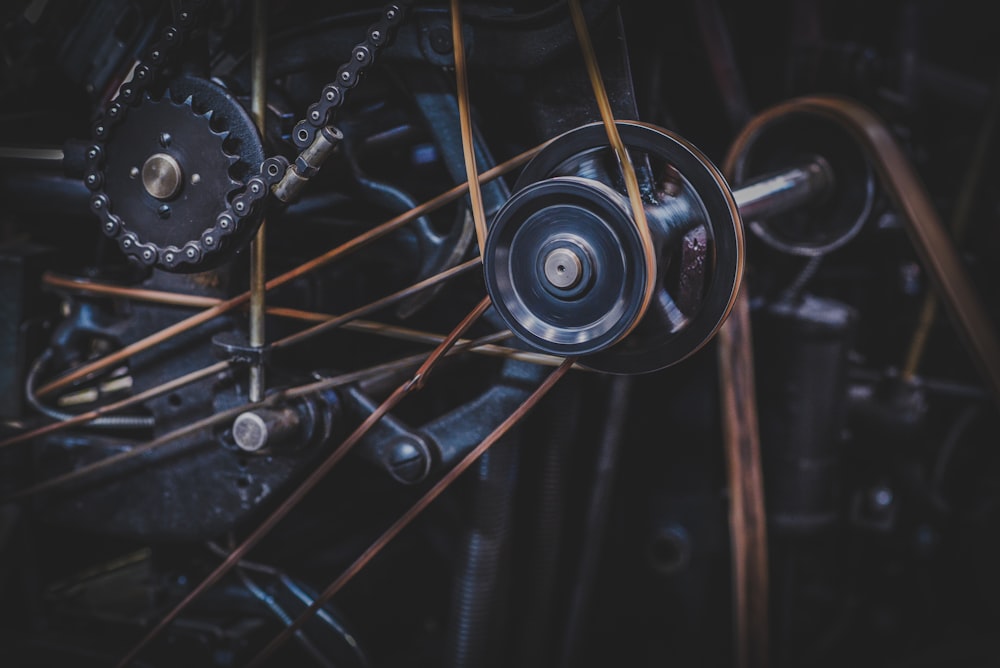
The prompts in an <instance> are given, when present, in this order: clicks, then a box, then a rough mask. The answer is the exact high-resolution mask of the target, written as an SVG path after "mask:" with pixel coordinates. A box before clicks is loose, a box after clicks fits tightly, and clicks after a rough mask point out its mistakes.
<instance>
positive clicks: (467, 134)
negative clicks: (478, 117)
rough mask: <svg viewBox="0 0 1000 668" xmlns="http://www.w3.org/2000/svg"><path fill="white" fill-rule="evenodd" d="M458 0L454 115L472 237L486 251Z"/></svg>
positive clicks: (455, 10)
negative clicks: (473, 228) (459, 134)
mask: <svg viewBox="0 0 1000 668" xmlns="http://www.w3.org/2000/svg"><path fill="white" fill-rule="evenodd" d="M460 5H461V3H460V2H459V0H451V41H452V44H453V46H454V48H453V49H452V51H453V52H454V54H455V81H456V84H457V92H458V95H457V97H458V119H459V125H460V126H461V130H462V153H463V155H464V156H465V174H466V177H467V179H468V182H469V200H470V201H471V203H472V219H473V220H474V221H475V223H476V240H477V241H478V242H479V254H480V255H483V254H484V253H485V252H486V211H485V209H484V208H483V194H482V192H481V191H480V189H479V179H477V178H476V174H477V169H476V144H475V138H474V136H473V134H472V111H471V109H470V104H469V79H468V75H467V72H466V66H465V41H464V39H463V37H462V9H461V6H460Z"/></svg>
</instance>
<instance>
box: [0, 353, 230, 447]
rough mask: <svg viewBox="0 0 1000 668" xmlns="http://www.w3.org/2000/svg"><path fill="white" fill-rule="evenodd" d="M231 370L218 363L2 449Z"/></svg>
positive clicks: (3, 444) (14, 440)
mask: <svg viewBox="0 0 1000 668" xmlns="http://www.w3.org/2000/svg"><path fill="white" fill-rule="evenodd" d="M228 368H229V362H218V363H216V364H212V365H210V366H207V367H205V368H203V369H197V370H196V371H192V372H191V373H188V374H184V375H183V376H179V377H177V378H174V379H173V380H169V381H167V382H165V383H161V384H160V385H157V386H156V387H151V388H149V389H148V390H146V391H144V392H140V393H138V394H136V395H134V396H131V397H127V398H125V399H122V400H120V401H115V402H113V403H110V404H106V405H104V406H101V407H100V408H95V409H94V410H91V411H87V412H86V413H80V414H79V415H74V416H73V417H72V418H70V419H68V420H60V421H58V422H53V423H52V424H47V425H45V426H43V427H39V428H38V429H32V430H31V431H27V432H24V433H23V434H18V435H17V436H11V437H10V438H8V439H6V440H4V441H0V449H3V448H6V447H7V446H8V445H15V444H17V443H23V442H24V441H29V440H31V439H33V438H37V437H39V436H47V435H48V434H52V433H54V432H57V431H62V430H63V429H68V428H69V427H74V426H76V425H78V424H84V423H86V422H90V421H91V420H96V419H97V418H99V417H101V416H104V415H108V414H110V413H115V412H117V411H120V410H122V409H124V408H128V407H129V406H135V405H136V404H140V403H142V402H143V401H148V400H150V399H153V398H155V397H158V396H161V395H164V394H166V393H167V392H172V391H174V390H177V389H180V388H182V387H184V386H186V385H190V384H191V383H194V382H197V381H199V380H201V379H202V378H208V377H209V376H212V375H215V374H217V373H222V372H224V371H226V370H227V369H228Z"/></svg>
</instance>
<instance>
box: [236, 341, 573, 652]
mask: <svg viewBox="0 0 1000 668" xmlns="http://www.w3.org/2000/svg"><path fill="white" fill-rule="evenodd" d="M574 362H575V360H574V358H567V359H565V360H564V361H563V363H562V364H561V365H559V367H557V368H556V369H555V371H553V372H552V373H550V374H549V375H548V377H547V378H546V379H545V380H544V381H543V382H542V384H541V385H539V386H538V388H537V389H535V391H534V392H532V393H531V395H529V396H528V398H527V399H525V400H524V402H523V403H522V404H521V405H520V406H518V408H517V410H515V411H514V412H513V413H512V414H511V415H510V416H509V417H508V418H507V419H506V420H504V421H503V422H502V423H500V425H499V426H498V427H497V428H496V429H494V430H493V431H492V432H491V433H490V434H489V436H487V437H486V438H484V439H483V440H482V442H481V443H479V445H477V446H476V447H475V448H473V449H472V450H471V451H470V452H469V453H468V454H467V455H466V456H465V457H463V458H462V460H461V461H460V462H459V463H458V464H456V465H455V466H454V467H453V468H452V469H451V470H450V471H448V473H446V474H445V475H444V476H443V477H442V478H441V479H440V480H439V481H438V482H437V483H435V484H434V486H433V487H431V488H430V489H429V490H428V491H427V492H426V493H425V494H424V495H423V496H422V497H420V499H419V500H418V501H417V502H416V503H414V504H413V505H412V506H411V507H410V509H409V510H407V511H406V512H405V513H404V514H403V515H402V516H401V517H400V518H399V519H398V520H396V521H395V522H394V523H393V524H392V526H390V527H389V528H388V529H386V531H385V532H384V533H383V534H382V535H381V536H379V537H378V539H376V540H375V542H374V543H372V544H371V545H370V546H369V547H368V549H367V550H365V551H364V552H363V553H362V554H361V556H360V557H358V558H357V559H356V560H355V561H354V563H352V564H351V565H350V566H349V567H348V568H347V570H345V571H344V572H343V573H342V574H341V575H340V577H338V578H337V579H336V580H334V581H333V582H332V583H331V584H330V585H329V586H328V587H327V588H326V589H324V590H323V593H322V594H320V595H319V596H318V597H317V598H316V600H315V601H313V602H312V604H310V605H309V607H308V608H306V610H305V611H304V612H303V613H302V614H301V615H299V617H298V618H297V619H296V620H295V621H294V622H292V623H291V624H289V625H288V626H286V627H285V629H284V630H282V632H281V633H280V634H278V635H277V636H276V637H275V638H274V640H272V641H271V642H270V643H268V645H267V646H266V647H265V648H264V649H263V650H261V652H260V653H259V654H258V655H257V656H256V657H254V659H253V660H252V661H251V662H250V663H249V664H248V668H252V667H254V666H260V665H262V663H263V662H264V661H265V660H266V659H267V658H268V657H269V656H271V654H273V653H274V651H275V650H277V649H278V648H279V647H281V645H283V644H284V643H285V642H286V641H287V640H288V639H289V638H290V637H291V636H292V634H293V633H295V631H297V630H298V629H301V628H302V626H303V625H304V624H305V623H306V622H307V621H309V619H310V618H311V617H312V616H313V615H314V614H315V613H316V612H317V611H318V610H319V609H320V608H321V607H322V606H323V605H325V604H326V603H327V601H329V600H330V599H331V598H333V597H334V596H335V595H336V594H337V592H339V591H340V590H341V589H342V588H343V587H344V585H346V584H347V583H348V582H350V580H351V579H352V578H353V577H354V576H355V575H357V574H358V572H360V571H361V569H363V568H364V567H365V566H366V565H368V563H369V562H371V560H372V559H374V558H375V557H376V556H377V555H378V554H379V552H381V551H382V550H383V549H384V548H385V546H386V545H388V544H389V543H390V542H391V541H392V539H393V538H395V537H396V536H398V535H399V533H400V532H401V531H402V530H403V529H405V528H406V527H407V526H409V524H410V523H411V522H412V521H413V520H414V519H416V517H417V516H418V515H420V513H422V512H423V511H424V510H425V509H426V508H427V507H428V506H429V505H431V504H432V503H433V502H434V500H435V499H437V498H438V497H439V496H440V495H441V493H442V492H444V491H445V490H446V489H448V487H449V486H451V484H452V483H453V482H455V480H456V479H457V478H458V477H459V476H460V475H462V474H463V473H464V472H465V471H466V470H467V469H468V468H469V467H470V466H472V464H473V463H474V462H475V461H476V460H477V459H479V458H480V457H481V456H482V455H483V453H485V452H486V451H487V450H489V449H490V447H491V446H492V445H493V444H494V443H496V442H497V441H498V440H500V439H501V438H502V437H503V436H504V435H505V434H506V433H507V432H508V431H509V430H510V429H511V427H513V426H514V425H516V424H517V423H518V422H520V421H521V420H522V419H523V418H524V416H525V415H527V414H528V412H529V411H530V410H531V409H532V408H534V407H535V405H536V404H538V402H539V401H541V399H542V397H544V396H545V395H546V394H548V392H549V390H551V389H552V387H553V386H554V385H555V384H556V383H557V382H558V381H559V379H561V378H562V377H563V376H565V375H566V373H567V372H568V371H569V370H570V368H571V367H572V366H573V364H574Z"/></svg>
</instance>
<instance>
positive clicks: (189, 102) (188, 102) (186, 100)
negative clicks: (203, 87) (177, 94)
mask: <svg viewBox="0 0 1000 668" xmlns="http://www.w3.org/2000/svg"><path fill="white" fill-rule="evenodd" d="M183 104H185V105H187V106H189V107H192V108H193V107H194V96H193V95H188V96H187V97H186V98H184V102H183Z"/></svg>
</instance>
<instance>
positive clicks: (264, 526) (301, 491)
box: [117, 297, 490, 668]
mask: <svg viewBox="0 0 1000 668" xmlns="http://www.w3.org/2000/svg"><path fill="white" fill-rule="evenodd" d="M489 306H490V300H489V298H488V297H487V298H486V299H484V300H483V301H481V302H480V303H479V305H477V306H476V308H474V309H473V310H472V311H471V312H470V313H469V314H468V315H467V316H466V317H465V318H463V319H462V321H461V322H460V323H459V324H458V326H456V327H455V329H454V330H452V332H451V334H449V335H448V336H447V337H446V338H445V340H444V341H442V342H441V344H440V345H439V346H438V347H437V348H435V349H434V351H433V352H432V353H431V354H430V356H428V358H427V359H426V361H425V362H424V363H423V364H422V365H421V366H420V368H419V369H417V371H416V373H415V374H414V375H413V377H412V378H411V379H410V380H408V381H406V382H404V383H403V384H402V385H400V386H399V387H397V388H396V390H395V391H393V393H392V394H390V395H389V397H388V398H387V399H386V400H385V401H383V402H382V403H381V404H379V406H378V407H377V408H376V409H375V410H374V411H373V412H372V414H371V415H369V416H368V417H367V418H366V419H365V420H364V422H362V423H361V425H360V426H358V428H357V429H355V430H354V432H352V433H351V435H350V436H348V437H347V439H346V440H345V441H344V442H343V443H341V445H340V446H339V447H338V448H336V449H335V450H334V451H333V452H332V453H330V455H329V456H328V457H327V458H326V460H324V461H323V463H322V464H320V465H319V467H317V468H316V469H315V470H314V471H313V472H312V473H311V474H310V475H309V477H308V478H306V479H305V481H303V483H302V484H301V485H299V486H298V487H296V488H295V491H293V492H292V493H291V495H289V496H288V498H286V499H285V500H284V501H282V502H281V504H280V505H279V506H278V507H277V508H275V510H274V511H273V512H272V513H271V514H270V515H268V517H267V519H265V520H264V521H263V522H262V523H261V524H260V525H259V526H258V527H257V528H256V529H254V531H253V532H252V533H251V534H250V535H249V536H247V537H246V538H245V539H244V540H243V542H242V543H240V544H239V546H237V547H236V548H235V549H234V550H233V551H232V552H231V553H230V554H229V556H228V557H227V558H226V559H225V560H224V561H223V562H222V563H221V564H219V565H218V566H217V567H216V568H215V570H213V571H212V572H211V573H210V574H209V575H208V576H207V577H206V578H205V579H204V580H202V581H201V582H200V583H199V584H198V585H197V586H196V587H195V588H194V589H192V590H191V591H190V592H189V593H188V595H187V596H185V597H184V598H183V599H182V600H181V602H180V603H178V604H177V605H176V606H175V607H174V608H173V609H172V610H171V611H170V612H168V613H167V614H166V616H164V617H163V619H161V620H160V621H159V622H157V624H156V625H155V626H154V627H153V628H152V629H150V631H149V632H148V633H147V634H146V635H145V636H144V637H143V638H142V639H141V640H140V641H139V642H138V643H136V645H135V646H133V647H132V649H130V650H129V651H128V653H127V654H126V655H125V656H124V657H122V660H121V661H119V662H118V664H117V666H118V668H124V666H127V665H128V664H129V663H130V662H131V661H132V660H133V659H135V658H136V657H137V656H138V655H139V652H141V651H142V650H143V649H144V648H145V647H146V646H147V645H149V643H150V642H152V641H153V639H154V638H156V637H157V636H158V635H159V634H160V633H161V632H162V631H163V630H164V629H166V628H167V626H169V625H170V623H171V622H172V621H173V620H175V619H176V618H177V616H178V615H180V613H181V612H183V611H184V610H185V609H186V608H187V607H188V606H189V605H190V604H191V603H192V602H193V601H194V600H195V599H197V598H198V597H199V596H200V595H201V594H202V593H204V592H205V591H206V590H207V589H208V588H209V587H211V586H212V585H214V584H215V583H217V582H218V581H219V580H221V579H222V577H223V576H225V575H226V573H228V572H229V571H230V570H232V569H233V568H234V567H235V566H236V565H237V564H239V562H240V560H241V559H243V557H245V556H246V554H247V553H248V552H249V551H250V550H251V549H252V548H253V547H254V546H255V545H257V543H259V542H260V541H261V540H262V539H263V538H264V537H265V536H266V535H267V534H269V533H270V532H271V530H272V529H273V528H274V527H275V526H276V525H277V524H278V522H280V521H281V520H282V519H284V517H285V516H286V515H288V513H289V512H291V511H292V509H293V508H295V506H297V505H298V504H299V502H301V501H302V499H304V498H305V496H306V495H307V494H308V493H309V492H310V491H312V489H313V488H314V487H316V485H318V484H319V483H320V481H321V480H323V478H325V477H326V475H327V474H328V473H329V472H330V471H331V470H332V469H333V467H334V466H336V465H337V463H338V462H340V461H341V460H342V459H343V458H344V456H345V455H346V454H347V453H348V452H350V450H351V448H353V447H354V446H355V445H356V444H357V443H358V442H359V441H360V440H361V439H362V438H363V437H364V436H365V434H367V433H368V432H369V431H370V430H371V428H372V427H374V426H375V424H376V423H377V422H378V421H379V420H381V419H382V417H383V416H384V415H385V414H386V413H388V412H389V411H390V410H392V409H393V408H394V407H395V406H396V405H397V404H399V402H400V401H402V400H403V398H404V397H405V396H407V395H408V394H410V393H411V392H413V391H414V390H416V389H419V388H421V387H422V386H423V384H424V383H425V382H426V380H427V377H428V376H429V375H430V373H431V371H432V370H433V368H434V367H435V365H436V364H437V363H438V361H439V360H440V359H441V358H442V357H443V356H444V355H445V354H446V353H447V352H448V350H449V349H450V348H451V347H452V346H453V345H454V344H455V342H456V341H457V340H458V339H459V337H461V336H462V334H464V333H465V332H466V331H467V330H468V329H469V327H471V326H472V325H473V323H475V322H476V320H478V319H479V317H480V316H481V315H482V314H483V313H484V312H485V311H486V309H487V308H489ZM233 417H235V415H234V416H233Z"/></svg>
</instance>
